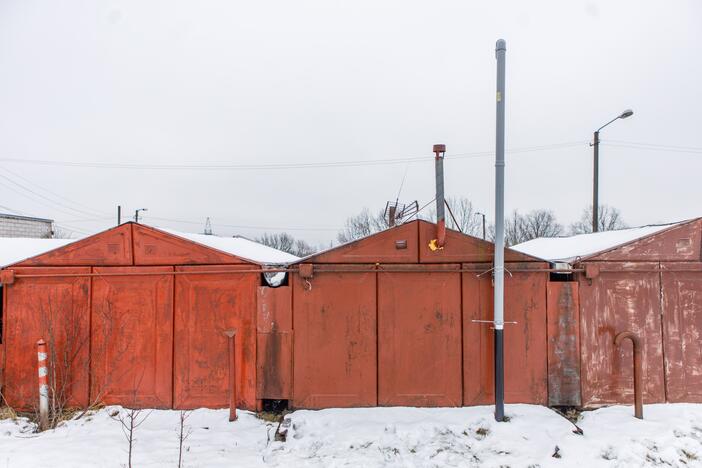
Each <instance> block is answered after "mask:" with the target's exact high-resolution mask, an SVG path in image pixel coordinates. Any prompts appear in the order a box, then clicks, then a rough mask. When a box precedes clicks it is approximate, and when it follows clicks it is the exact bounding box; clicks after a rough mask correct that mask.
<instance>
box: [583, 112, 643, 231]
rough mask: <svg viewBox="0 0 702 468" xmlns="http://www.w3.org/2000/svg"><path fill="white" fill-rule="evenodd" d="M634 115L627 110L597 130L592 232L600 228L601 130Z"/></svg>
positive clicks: (594, 142)
mask: <svg viewBox="0 0 702 468" xmlns="http://www.w3.org/2000/svg"><path fill="white" fill-rule="evenodd" d="M632 115H634V111H633V110H631V109H627V110H625V111H624V112H622V113H621V114H619V115H618V116H616V117H615V118H613V119H612V120H610V121H609V122H607V123H606V124H604V125H603V126H601V127H600V128H598V129H597V130H595V138H594V141H593V143H592V146H593V149H594V161H593V177H592V232H597V231H599V226H598V224H599V223H598V215H599V213H598V211H599V206H600V205H599V203H600V200H599V184H600V180H599V178H600V130H602V129H603V128H605V127H606V126H607V125H609V124H611V123H612V122H614V121H615V120H618V119H626V118H627V117H631V116H632Z"/></svg>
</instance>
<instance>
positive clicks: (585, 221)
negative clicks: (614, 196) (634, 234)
mask: <svg viewBox="0 0 702 468" xmlns="http://www.w3.org/2000/svg"><path fill="white" fill-rule="evenodd" d="M597 218H598V219H597V227H598V229H599V231H600V232H601V231H615V230H617V229H625V228H626V227H628V226H627V225H626V223H625V222H624V220H623V219H622V213H621V211H619V210H618V209H617V208H614V207H613V206H608V205H600V206H599V209H598V212H597ZM591 232H592V205H590V206H588V207H587V208H585V209H584V210H583V214H582V216H580V220H578V221H576V222H575V223H573V224H571V225H570V233H571V235H576V234H588V233H591Z"/></svg>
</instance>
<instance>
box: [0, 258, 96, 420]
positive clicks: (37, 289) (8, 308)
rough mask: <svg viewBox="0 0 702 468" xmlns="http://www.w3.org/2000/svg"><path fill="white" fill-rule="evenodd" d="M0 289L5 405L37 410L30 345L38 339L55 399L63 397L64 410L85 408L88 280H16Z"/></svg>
mask: <svg viewBox="0 0 702 468" xmlns="http://www.w3.org/2000/svg"><path fill="white" fill-rule="evenodd" d="M14 270H15V272H16V273H17V274H60V273H68V274H76V273H90V268H70V267H64V268H15V269H14ZM3 288H4V290H5V291H4V296H5V297H4V300H5V301H6V302H5V320H4V324H3V326H4V327H5V333H4V338H3V341H4V346H5V350H6V356H5V364H6V367H5V387H4V389H3V394H4V396H5V398H6V399H7V402H8V404H9V405H10V406H12V407H14V408H15V409H18V410H20V409H21V410H33V409H34V408H35V407H36V406H37V404H38V401H39V400H38V399H39V394H38V390H37V345H36V343H37V341H38V340H39V339H44V340H45V341H46V342H47V344H48V345H49V359H50V361H52V362H53V363H54V369H55V370H56V373H57V379H56V381H55V382H51V381H50V383H49V385H52V386H53V387H54V389H55V390H56V394H57V395H58V394H65V395H66V399H67V401H68V403H69V405H70V406H81V407H82V406H85V405H86V404H87V403H88V366H89V359H88V352H89V346H90V331H89V324H90V306H89V304H90V278H87V277H63V278H48V277H45V278H18V279H17V280H16V281H15V283H14V284H12V285H5V286H4V287H3ZM64 357H66V358H67V359H64ZM50 366H51V364H50ZM50 377H51V376H50ZM59 398H61V397H59Z"/></svg>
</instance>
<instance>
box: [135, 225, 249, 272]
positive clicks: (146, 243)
mask: <svg viewBox="0 0 702 468" xmlns="http://www.w3.org/2000/svg"><path fill="white" fill-rule="evenodd" d="M133 226H134V228H133V229H134V264H135V265H220V264H238V263H245V261H244V260H242V259H240V258H238V257H235V256H233V255H230V254H228V253H224V252H220V251H218V250H215V249H211V248H209V247H205V246H203V245H200V244H197V243H195V242H192V241H189V240H187V239H183V238H180V237H177V236H175V235H172V234H169V233H166V232H163V231H159V230H157V229H153V228H150V227H148V226H141V225H138V224H134V225H133Z"/></svg>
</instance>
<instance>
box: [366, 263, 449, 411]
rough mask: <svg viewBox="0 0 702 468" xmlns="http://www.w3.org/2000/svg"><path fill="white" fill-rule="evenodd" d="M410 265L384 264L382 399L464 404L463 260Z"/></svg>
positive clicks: (388, 402)
mask: <svg viewBox="0 0 702 468" xmlns="http://www.w3.org/2000/svg"><path fill="white" fill-rule="evenodd" d="M392 268H393V269H398V268H403V266H401V265H395V266H393V267H392ZM407 268H408V269H412V271H413V272H412V273H409V272H386V271H383V266H382V265H381V266H380V267H379V272H378V404H380V405H388V406H461V402H462V397H461V394H462V385H461V274H460V273H459V272H458V270H459V269H460V266H459V265H455V264H448V265H426V266H420V265H411V266H408V267H407ZM437 269H441V270H445V272H436V271H431V272H430V271H428V270H437ZM422 270H427V271H422Z"/></svg>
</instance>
